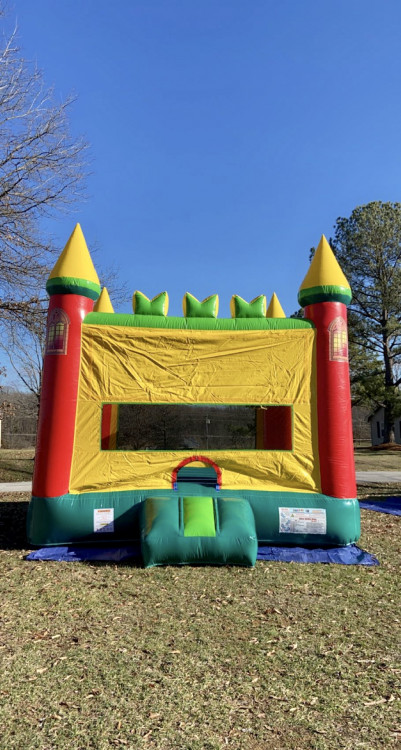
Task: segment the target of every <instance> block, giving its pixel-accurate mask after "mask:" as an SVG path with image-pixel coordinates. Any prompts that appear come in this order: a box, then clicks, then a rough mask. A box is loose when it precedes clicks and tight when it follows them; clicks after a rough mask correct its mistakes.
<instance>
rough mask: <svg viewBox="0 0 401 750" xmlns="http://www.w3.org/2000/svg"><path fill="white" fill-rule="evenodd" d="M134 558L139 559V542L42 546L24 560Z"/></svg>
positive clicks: (99, 560) (93, 560) (120, 560)
mask: <svg viewBox="0 0 401 750" xmlns="http://www.w3.org/2000/svg"><path fill="white" fill-rule="evenodd" d="M133 558H134V559H136V560H137V561H138V562H140V561H141V559H142V558H141V547H140V545H139V544H128V545H126V546H125V547H111V546H110V547H105V546H104V547H100V546H95V545H94V546H92V547H81V546H78V545H72V544H71V545H69V546H66V547H42V548H41V549H37V550H35V551H34V552H31V553H30V554H29V555H27V556H26V560H53V561H54V562H84V561H85V560H88V562H124V561H125V560H132V559H133Z"/></svg>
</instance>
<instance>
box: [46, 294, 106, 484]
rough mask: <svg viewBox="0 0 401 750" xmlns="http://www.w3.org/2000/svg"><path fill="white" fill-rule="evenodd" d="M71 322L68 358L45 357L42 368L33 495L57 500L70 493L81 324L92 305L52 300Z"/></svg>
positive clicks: (65, 297)
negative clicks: (59, 496)
mask: <svg viewBox="0 0 401 750" xmlns="http://www.w3.org/2000/svg"><path fill="white" fill-rule="evenodd" d="M55 308H59V309H61V310H64V312H65V313H66V314H67V315H68V318H69V320H70V324H69V330H68V342H67V351H66V353H65V354H46V355H45V358H44V364H43V377H42V391H41V399H40V411H39V424H38V436H37V444H36V456H35V470H34V477H33V495H35V496H36V497H57V496H58V495H64V494H66V493H67V492H68V490H69V482H70V472H71V462H72V452H73V446H74V433H75V416H76V409H77V394H78V381H79V372H80V358H81V324H82V320H83V319H84V317H85V315H86V314H87V313H88V312H90V311H91V310H92V309H93V301H92V300H91V299H88V298H87V297H82V296H80V295H77V294H55V295H53V296H51V297H50V303H49V313H48V318H49V316H50V314H51V312H52V310H54V309H55Z"/></svg>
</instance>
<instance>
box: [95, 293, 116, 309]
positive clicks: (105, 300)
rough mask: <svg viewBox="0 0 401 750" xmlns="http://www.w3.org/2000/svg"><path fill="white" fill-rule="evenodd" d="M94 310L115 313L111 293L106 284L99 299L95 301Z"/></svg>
mask: <svg viewBox="0 0 401 750" xmlns="http://www.w3.org/2000/svg"><path fill="white" fill-rule="evenodd" d="M93 312H101V313H113V312H114V309H113V305H112V304H111V301H110V297H109V293H108V291H107V289H106V287H105V286H104V287H103V289H102V291H101V294H100V297H99V299H98V300H97V301H96V302H95V304H94V307H93Z"/></svg>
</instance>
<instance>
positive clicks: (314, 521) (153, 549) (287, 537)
mask: <svg viewBox="0 0 401 750" xmlns="http://www.w3.org/2000/svg"><path fill="white" fill-rule="evenodd" d="M27 523H28V539H29V542H30V543H31V544H32V545H33V546H38V547H46V546H57V545H67V544H80V543H82V544H88V543H95V544H96V543H97V544H99V543H102V542H103V543H110V542H112V543H118V542H127V541H138V540H140V539H141V541H142V554H143V557H144V562H145V564H146V565H160V564H165V563H181V564H182V563H209V564H210V563H212V564H225V563H227V562H228V563H233V564H245V565H253V564H254V562H255V559H256V547H257V543H258V542H259V543H262V544H263V543H264V544H273V545H280V544H281V545H286V546H288V545H301V546H302V545H303V546H316V547H322V546H327V547H328V546H345V545H348V544H353V543H354V542H356V541H357V540H358V538H359V536H360V511H359V504H358V501H357V500H356V499H354V498H352V499H338V498H333V497H328V496H326V495H321V494H309V493H298V492H297V493H295V492H261V491H234V490H216V489H215V488H211V487H204V486H201V485H198V484H191V483H188V484H185V485H182V486H181V485H180V484H178V489H177V490H167V491H166V490H146V491H131V490H128V491H124V492H100V493H99V492H96V493H95V492H89V493H85V494H76V495H74V494H67V495H62V496H60V497H54V498H40V497H33V498H32V500H31V503H30V506H29V511H28V522H27Z"/></svg>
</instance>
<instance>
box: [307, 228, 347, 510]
mask: <svg viewBox="0 0 401 750" xmlns="http://www.w3.org/2000/svg"><path fill="white" fill-rule="evenodd" d="M351 299H352V294H351V289H350V286H349V284H348V281H347V279H346V278H345V276H344V274H343V272H342V270H341V268H340V266H339V264H338V262H337V260H336V258H335V256H334V253H333V251H332V249H331V247H330V245H329V243H328V242H327V240H326V238H325V237H324V236H322V238H321V240H320V242H319V245H318V248H317V250H316V253H315V255H314V257H313V260H312V263H311V265H310V268H309V271H308V273H307V274H306V276H305V278H304V280H303V282H302V284H301V287H300V290H299V294H298V300H299V304H300V305H301V306H302V307H304V308H305V310H304V315H305V318H308V319H309V320H311V321H312V322H313V323H314V325H315V327H316V334H317V338H316V367H317V377H316V383H317V410H318V442H319V461H320V474H321V485H322V492H323V493H324V494H325V495H329V496H331V497H337V498H355V497H356V482H355V465H354V452H353V439H352V416H351V397H350V380H349V366H348V338H347V307H346V305H348V304H349V303H350V302H351Z"/></svg>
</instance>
